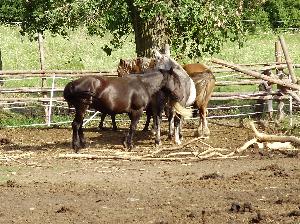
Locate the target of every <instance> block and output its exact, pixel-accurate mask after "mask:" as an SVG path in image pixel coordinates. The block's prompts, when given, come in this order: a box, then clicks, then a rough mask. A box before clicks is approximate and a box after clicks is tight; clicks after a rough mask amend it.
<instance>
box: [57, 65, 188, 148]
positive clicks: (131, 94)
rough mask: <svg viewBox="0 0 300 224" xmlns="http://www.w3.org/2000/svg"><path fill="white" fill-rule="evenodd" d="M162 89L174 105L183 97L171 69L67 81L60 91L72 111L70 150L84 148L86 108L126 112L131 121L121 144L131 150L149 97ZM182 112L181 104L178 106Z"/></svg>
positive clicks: (103, 111)
mask: <svg viewBox="0 0 300 224" xmlns="http://www.w3.org/2000/svg"><path fill="white" fill-rule="evenodd" d="M159 90H163V91H164V92H165V93H166V94H167V95H168V96H169V97H170V98H172V99H173V100H174V101H175V102H176V103H175V104H176V105H177V104H178V103H177V101H180V100H181V99H182V98H183V97H184V95H183V93H182V88H181V83H180V79H179V76H178V75H177V74H175V73H174V72H173V70H172V69H169V70H167V71H166V70H160V71H153V72H149V73H145V74H136V75H130V76H126V77H103V76H85V77H82V78H79V79H76V80H73V81H71V82H69V83H68V84H67V85H66V86H65V88H64V92H63V96H64V99H65V100H66V101H67V103H68V105H69V107H70V106H73V107H74V108H75V117H74V120H73V122H72V130H73V135H72V148H73V149H74V151H75V153H77V152H78V151H79V149H80V148H84V147H85V138H84V134H83V127H82V125H83V119H84V115H85V112H86V110H87V109H89V108H92V109H95V110H97V111H100V112H102V113H105V114H113V115H114V114H121V113H128V115H129V118H130V120H131V123H130V127H129V131H128V133H127V135H126V136H125V138H124V141H123V145H124V147H125V148H127V149H128V150H129V151H130V150H131V149H132V148H133V144H132V138H133V134H134V131H135V130H136V127H137V124H138V122H139V119H140V117H141V115H142V113H143V110H144V109H145V108H146V106H147V105H148V104H149V102H150V100H151V97H152V96H153V95H154V94H155V93H156V92H158V91H159ZM177 106H178V107H179V109H178V110H177V112H179V113H180V109H183V111H184V109H185V108H183V107H182V106H181V105H177Z"/></svg>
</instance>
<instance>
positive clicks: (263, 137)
mask: <svg viewBox="0 0 300 224" xmlns="http://www.w3.org/2000/svg"><path fill="white" fill-rule="evenodd" d="M250 127H251V128H252V130H253V131H254V134H255V136H256V138H257V140H258V141H259V142H292V143H294V144H296V145H300V139H299V138H297V137H295V136H278V135H268V134H264V133H260V132H258V131H257V129H256V127H255V125H254V122H253V121H251V122H250Z"/></svg>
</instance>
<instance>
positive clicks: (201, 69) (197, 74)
mask: <svg viewBox="0 0 300 224" xmlns="http://www.w3.org/2000/svg"><path fill="white" fill-rule="evenodd" d="M155 65H156V60H155V59H154V58H137V59H133V60H123V59H121V60H120V63H119V65H118V70H117V71H118V75H119V76H125V75H129V74H133V73H141V72H147V71H151V70H153V69H154V68H155ZM183 69H184V70H185V71H186V72H187V74H188V75H189V76H190V77H191V79H192V80H193V81H194V84H195V87H196V99H195V102H194V104H193V108H195V109H196V110H198V112H199V125H198V128H197V131H196V132H195V135H196V136H198V137H201V136H202V137H209V135H210V130H209V128H208V122H207V118H206V116H207V106H208V102H209V100H210V98H211V95H212V92H213V89H214V87H215V76H214V75H213V73H212V71H211V70H210V69H209V68H208V67H207V66H206V65H204V64H201V63H193V64H185V65H183ZM167 109H168V108H167ZM165 112H166V114H168V112H167V110H166V109H165ZM146 115H147V120H146V123H145V126H144V129H143V130H144V131H146V130H148V126H149V123H150V120H151V117H152V115H153V113H152V111H151V107H147V109H146ZM167 117H168V116H167ZM171 127H173V126H171ZM172 135H173V131H171V132H170V133H169V136H168V138H169V139H170V138H172Z"/></svg>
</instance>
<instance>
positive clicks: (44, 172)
mask: <svg viewBox="0 0 300 224" xmlns="http://www.w3.org/2000/svg"><path fill="white" fill-rule="evenodd" d="M184 128H185V129H184V141H183V143H184V142H187V141H188V140H190V139H192V138H193V132H194V129H193V128H194V126H193V124H191V123H187V124H185V126H184ZM210 129H211V137H210V139H206V140H201V141H200V140H199V141H195V142H193V143H191V144H189V145H187V146H185V147H182V148H179V149H178V148H177V149H176V148H174V147H173V145H172V143H170V142H169V141H167V140H165V138H166V132H163V133H162V134H163V139H164V141H163V146H161V147H164V149H166V148H168V147H169V148H170V150H169V151H168V150H164V151H161V152H160V153H157V154H155V155H154V156H153V158H150V159H149V157H147V158H148V159H147V160H142V159H130V158H137V156H140V157H139V158H143V155H147V154H149V153H153V152H155V151H156V150H158V149H159V148H155V147H154V145H153V143H154V139H153V137H152V136H151V135H149V134H145V133H142V132H141V131H138V132H137V133H136V135H135V138H134V139H135V145H136V147H135V148H134V149H133V151H132V152H126V151H124V150H123V148H122V146H121V140H122V138H123V136H124V132H125V129H124V128H123V129H120V130H118V131H117V132H113V131H110V130H107V131H101V132H98V131H97V130H96V129H92V128H90V129H86V130H85V135H86V139H87V142H88V147H87V148H86V149H84V150H81V151H80V153H83V154H92V155H98V156H103V158H102V159H101V158H98V159H66V158H60V156H61V155H62V154H67V153H72V150H71V148H70V140H71V129H69V128H50V129H46V128H45V129H37V128H31V129H29V128H26V129H22V128H18V129H1V130H0V139H1V141H0V223H5V224H6V223H7V224H8V223H18V224H19V223H155V224H167V223H200V224H208V223H231V224H233V223H290V224H291V223H294V224H296V223H297V224H299V223H300V163H299V154H298V151H279V150H275V151H274V150H272V151H271V150H268V149H264V150H259V149H255V148H249V149H248V150H246V151H245V152H243V153H235V154H234V156H236V157H234V158H227V159H220V158H218V157H210V158H208V159H199V158H197V157H195V156H194V157H193V156H192V155H193V154H190V155H188V156H187V155H186V154H184V153H182V152H194V153H195V152H197V153H199V152H203V151H205V150H207V149H212V147H213V148H215V149H216V148H218V149H223V150H224V149H227V151H220V152H222V153H224V154H226V153H230V152H233V151H234V150H235V149H237V148H239V147H240V146H242V145H243V144H244V143H245V142H246V141H248V140H250V139H251V138H253V137H254V134H253V132H252V130H250V129H249V128H245V127H243V126H242V125H240V124H239V122H232V121H228V120H220V121H211V123H210ZM172 147H173V148H172ZM171 149H172V150H171ZM170 153H177V154H174V155H176V156H174V157H171V154H170ZM105 156H106V157H107V158H105ZM109 156H110V158H111V159H108V158H109ZM122 157H124V159H122ZM126 158H127V159H126ZM164 158H165V159H164ZM167 158H169V160H168V159H167ZM170 158H171V159H170Z"/></svg>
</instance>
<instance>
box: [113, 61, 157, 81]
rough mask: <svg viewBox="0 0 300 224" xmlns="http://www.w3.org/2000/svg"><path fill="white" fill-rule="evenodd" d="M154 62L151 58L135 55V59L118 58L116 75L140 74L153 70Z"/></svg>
mask: <svg viewBox="0 0 300 224" xmlns="http://www.w3.org/2000/svg"><path fill="white" fill-rule="evenodd" d="M155 65H156V62H155V60H154V59H152V58H145V57H137V58H135V59H128V60H124V59H120V62H119V65H118V69H117V71H118V75H119V76H124V75H128V74H140V73H146V72H148V71H151V70H154V68H155Z"/></svg>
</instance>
